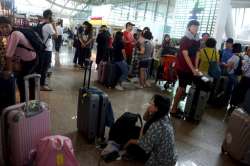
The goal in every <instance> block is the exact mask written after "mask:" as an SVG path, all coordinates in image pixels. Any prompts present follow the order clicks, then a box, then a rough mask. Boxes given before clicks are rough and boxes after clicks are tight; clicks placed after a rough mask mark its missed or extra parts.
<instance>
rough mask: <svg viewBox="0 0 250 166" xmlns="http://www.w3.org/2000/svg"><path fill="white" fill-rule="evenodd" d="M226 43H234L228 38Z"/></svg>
mask: <svg viewBox="0 0 250 166" xmlns="http://www.w3.org/2000/svg"><path fill="white" fill-rule="evenodd" d="M226 42H227V43H234V39H233V38H228V39H227V41H226Z"/></svg>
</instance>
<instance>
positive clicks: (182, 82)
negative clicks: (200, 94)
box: [177, 71, 194, 88]
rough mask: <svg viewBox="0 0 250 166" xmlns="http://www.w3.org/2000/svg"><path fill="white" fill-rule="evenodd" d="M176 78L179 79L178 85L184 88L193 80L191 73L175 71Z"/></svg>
mask: <svg viewBox="0 0 250 166" xmlns="http://www.w3.org/2000/svg"><path fill="white" fill-rule="evenodd" d="M177 75H178V79H179V87H181V88H186V87H187V85H191V84H192V82H193V77H194V76H193V73H191V72H184V71H177Z"/></svg>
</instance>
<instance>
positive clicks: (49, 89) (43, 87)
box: [40, 86, 53, 91]
mask: <svg viewBox="0 0 250 166" xmlns="http://www.w3.org/2000/svg"><path fill="white" fill-rule="evenodd" d="M40 90H41V91H53V90H52V89H51V88H49V87H48V86H42V87H41V89H40Z"/></svg>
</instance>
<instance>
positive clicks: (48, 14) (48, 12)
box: [43, 9, 53, 19]
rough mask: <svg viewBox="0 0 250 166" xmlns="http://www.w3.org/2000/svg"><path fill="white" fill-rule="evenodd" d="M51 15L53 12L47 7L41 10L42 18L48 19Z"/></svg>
mask: <svg viewBox="0 0 250 166" xmlns="http://www.w3.org/2000/svg"><path fill="white" fill-rule="evenodd" d="M52 15H53V12H52V11H51V10H50V9H47V10H45V11H44V12H43V17H44V18H47V19H50V18H51V17H52Z"/></svg>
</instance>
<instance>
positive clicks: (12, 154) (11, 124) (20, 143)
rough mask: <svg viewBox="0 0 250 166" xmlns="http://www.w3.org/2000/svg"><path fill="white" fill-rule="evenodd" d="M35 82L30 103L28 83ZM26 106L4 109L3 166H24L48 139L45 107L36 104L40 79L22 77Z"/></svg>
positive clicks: (48, 132) (42, 103)
mask: <svg viewBox="0 0 250 166" xmlns="http://www.w3.org/2000/svg"><path fill="white" fill-rule="evenodd" d="M30 79H35V82H36V83H35V84H36V100H33V101H29V93H28V92H29V88H28V87H29V80H30ZM25 92H26V102H25V103H21V104H17V105H13V106H10V107H7V108H6V109H5V110H4V111H3V114H2V117H1V139H2V140H1V142H0V143H1V144H0V145H1V146H2V148H0V149H3V151H2V152H3V156H2V157H1V156H0V158H2V159H3V162H4V165H8V166H9V165H11V166H24V165H25V164H27V162H28V158H29V153H30V151H31V150H32V149H34V148H35V147H36V145H37V143H39V140H40V139H41V138H43V137H45V136H49V135H50V113H49V109H48V105H47V104H46V103H44V102H41V101H40V100H39V93H40V75H38V74H33V75H29V76H26V77H25Z"/></svg>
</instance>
